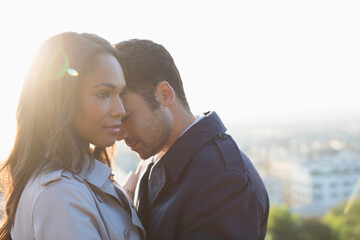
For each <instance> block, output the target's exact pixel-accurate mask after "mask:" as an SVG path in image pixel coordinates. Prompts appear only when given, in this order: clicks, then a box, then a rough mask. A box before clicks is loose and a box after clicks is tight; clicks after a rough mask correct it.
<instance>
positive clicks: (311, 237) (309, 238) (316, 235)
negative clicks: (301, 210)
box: [300, 218, 336, 240]
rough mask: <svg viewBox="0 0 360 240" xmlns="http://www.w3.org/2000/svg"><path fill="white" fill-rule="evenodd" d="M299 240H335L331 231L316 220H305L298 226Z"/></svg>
mask: <svg viewBox="0 0 360 240" xmlns="http://www.w3.org/2000/svg"><path fill="white" fill-rule="evenodd" d="M300 235H301V239H304V240H305V239H306V240H336V238H335V236H334V234H333V231H332V229H331V228H330V226H329V225H327V224H326V223H323V222H322V221H321V219H318V218H305V219H303V220H302V223H301V226H300Z"/></svg>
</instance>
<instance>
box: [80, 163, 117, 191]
mask: <svg viewBox="0 0 360 240" xmlns="http://www.w3.org/2000/svg"><path fill="white" fill-rule="evenodd" d="M88 162H89V161H88ZM111 171H112V170H111V168H109V167H108V166H106V165H105V164H103V163H101V162H100V161H98V160H96V159H95V160H94V161H93V166H92V167H90V168H89V167H84V168H83V170H82V171H81V172H80V173H79V176H80V177H82V178H83V179H84V180H86V181H87V182H88V183H91V184H92V185H94V186H96V187H98V188H101V187H102V186H104V185H105V183H106V181H108V179H109V177H110V175H111Z"/></svg>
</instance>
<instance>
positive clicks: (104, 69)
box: [0, 32, 144, 240]
mask: <svg viewBox="0 0 360 240" xmlns="http://www.w3.org/2000/svg"><path fill="white" fill-rule="evenodd" d="M115 56H116V53H115V52H114V50H113V48H112V47H111V45H110V44H109V43H108V42H107V41H106V40H104V39H102V38H100V37H98V36H96V35H91V34H77V33H72V32H68V33H63V34H59V35H56V36H54V37H52V38H50V39H49V40H47V41H46V42H45V43H44V44H43V45H42V46H41V47H40V49H39V50H38V52H37V54H36V56H35V59H34V61H33V64H32V66H31V68H30V71H29V73H28V75H27V78H26V80H25V83H24V86H23V90H22V93H21V97H20V101H19V105H18V110H17V127H18V128H17V136H16V140H15V144H14V147H13V149H12V152H11V154H10V156H9V158H8V159H7V161H6V162H5V163H4V166H3V168H2V170H1V172H2V174H3V175H5V177H6V178H3V179H6V180H7V182H6V183H4V182H2V185H3V186H8V188H7V189H6V190H7V191H6V193H7V194H6V207H5V221H4V223H3V225H2V228H1V230H0V239H19V240H26V239H36V240H42V239H66V240H70V239H77V240H78V239H86V240H89V239H144V231H143V228H142V226H141V223H140V221H139V220H138V218H137V216H136V212H135V210H134V208H133V206H132V205H131V201H129V199H128V198H127V197H126V195H125V193H124V192H123V191H122V189H120V188H119V185H118V184H117V183H116V182H114V181H113V180H112V174H111V168H110V167H111V162H112V161H111V155H112V151H111V150H112V149H107V147H111V146H113V144H114V143H115V140H116V135H117V133H118V132H119V130H120V124H121V118H122V117H123V116H124V114H125V112H124V107H123V104H122V101H121V98H120V96H121V94H122V93H123V91H124V87H125V79H124V75H123V72H122V68H121V66H120V64H119V63H118V61H117V59H116V58H115Z"/></svg>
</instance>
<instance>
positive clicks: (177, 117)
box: [154, 111, 197, 162]
mask: <svg viewBox="0 0 360 240" xmlns="http://www.w3.org/2000/svg"><path fill="white" fill-rule="evenodd" d="M196 119H197V118H196V117H195V116H194V115H193V114H192V113H191V112H188V111H186V112H178V113H175V114H174V121H173V126H172V130H171V132H170V136H169V140H168V142H167V143H166V144H165V146H164V148H163V149H162V150H161V151H160V152H159V153H158V154H156V155H155V158H154V161H155V162H157V161H158V160H159V159H160V158H161V157H162V156H163V155H164V154H165V153H166V152H167V151H168V150H169V148H170V147H171V146H172V145H173V144H174V142H175V141H176V140H177V139H178V138H179V137H180V136H181V134H182V133H183V132H184V131H185V130H186V129H187V128H188V127H189V126H191V124H193V123H194V122H195V121H196Z"/></svg>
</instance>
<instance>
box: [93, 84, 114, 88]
mask: <svg viewBox="0 0 360 240" xmlns="http://www.w3.org/2000/svg"><path fill="white" fill-rule="evenodd" d="M101 86H105V87H108V88H111V89H115V88H116V86H115V85H114V84H112V83H99V84H98V85H96V86H95V87H94V88H98V87H101Z"/></svg>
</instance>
